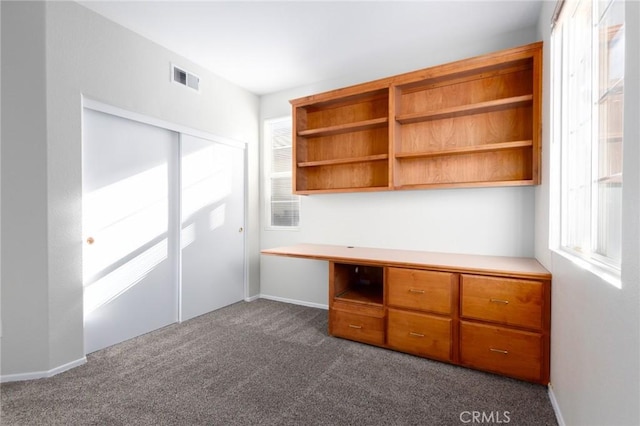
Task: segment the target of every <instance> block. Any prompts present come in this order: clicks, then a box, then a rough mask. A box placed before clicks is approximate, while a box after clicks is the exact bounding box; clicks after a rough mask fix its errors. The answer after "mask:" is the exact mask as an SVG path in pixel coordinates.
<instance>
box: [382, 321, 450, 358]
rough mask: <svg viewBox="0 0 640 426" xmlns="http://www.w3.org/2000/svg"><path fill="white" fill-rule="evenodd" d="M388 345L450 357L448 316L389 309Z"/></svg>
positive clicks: (404, 349) (420, 352) (424, 353)
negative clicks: (442, 316)
mask: <svg viewBox="0 0 640 426" xmlns="http://www.w3.org/2000/svg"><path fill="white" fill-rule="evenodd" d="M387 345H388V346H389V347H391V348H393V349H396V350H399V351H402V352H409V353H412V354H416V355H420V356H425V357H429V358H436V359H440V360H445V361H450V360H451V359H452V355H451V319H448V318H440V317H436V316H432V315H425V314H418V313H413V312H404V311H399V310H396V309H389V310H388V317H387Z"/></svg>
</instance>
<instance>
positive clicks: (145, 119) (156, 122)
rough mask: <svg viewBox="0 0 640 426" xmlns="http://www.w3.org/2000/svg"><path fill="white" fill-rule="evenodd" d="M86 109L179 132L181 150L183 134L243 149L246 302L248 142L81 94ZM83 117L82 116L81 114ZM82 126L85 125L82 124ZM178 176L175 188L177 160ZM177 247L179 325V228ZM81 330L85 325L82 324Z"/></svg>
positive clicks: (245, 292) (245, 285)
mask: <svg viewBox="0 0 640 426" xmlns="http://www.w3.org/2000/svg"><path fill="white" fill-rule="evenodd" d="M85 108H87V109H91V110H94V111H98V112H102V113H105V114H111V115H114V116H116V117H120V118H125V119H128V120H132V121H137V122H140V123H143V124H148V125H151V126H155V127H160V128H162V129H166V130H170V131H173V132H176V133H178V140H179V142H178V144H179V145H178V147H179V148H180V146H181V144H182V137H181V135H183V134H185V135H191V136H195V137H198V138H202V139H206V140H209V141H211V142H214V143H221V144H225V145H229V146H232V147H235V148H240V149H242V153H243V175H244V176H243V180H244V187H243V191H244V194H243V197H244V206H243V223H244V228H245V232H243V235H242V238H243V247H244V252H243V259H242V261H243V269H244V270H243V277H242V281H243V283H242V286H243V298H244V299H245V300H247V298H248V294H249V282H248V272H249V265H248V260H249V256H248V252H247V250H248V247H247V238H248V237H247V234H248V232H247V228H248V227H247V201H248V200H247V192H248V170H247V164H248V161H247V143H246V142H242V141H238V140H235V139H231V138H227V137H224V136H218V135H215V134H213V133H208V132H205V131H202V130H198V129H194V128H191V127H188V126H184V125H181V124H177V123H172V122H170V121H166V120H162V119H159V118H155V117H150V116H147V115H144V114H140V113H137V112H133V111H128V110H125V109H122V108H118V107H115V106H113V105H109V104H105V103H103V102H100V101H96V100H95V99H91V98H88V97H86V96H85V95H82V102H81V111H83V110H84V109H85ZM81 116H83V115H81ZM82 125H84V123H83V124H82ZM177 175H178V182H176V183H175V184H176V185H178V188H179V187H180V185H181V182H180V179H181V165H180V161H178V170H177ZM180 201H181V200H180V191H178V200H177V202H178V207H177V209H178V223H179V224H180V223H182V212H181V211H180ZM175 232H178V244H177V248H176V250H177V251H178V253H177V255H178V265H177V268H176V271H175V273H176V274H177V276H176V277H174V278H175V279H176V282H177V283H178V285H177V286H176V291H177V292H178V294H177V295H176V296H177V297H176V302H177V304H178V306H177V312H178V319H177V322H178V323H180V322H182V297H181V293H182V282H181V275H182V255H181V251H182V250H181V249H180V246H181V243H180V238H179V235H180V229H178V230H177V231H175ZM83 327H84V325H83Z"/></svg>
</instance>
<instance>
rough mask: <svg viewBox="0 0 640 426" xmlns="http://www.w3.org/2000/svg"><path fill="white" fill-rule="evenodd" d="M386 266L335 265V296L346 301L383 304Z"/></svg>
mask: <svg viewBox="0 0 640 426" xmlns="http://www.w3.org/2000/svg"><path fill="white" fill-rule="evenodd" d="M383 271H384V268H383V267H380V266H365V265H352V264H344V263H336V264H335V265H334V280H333V285H334V289H333V290H334V298H335V300H341V301H344V302H353V303H360V304H365V305H374V306H378V305H379V306H382V304H383V294H384V291H383V282H384V278H383V277H384V272H383Z"/></svg>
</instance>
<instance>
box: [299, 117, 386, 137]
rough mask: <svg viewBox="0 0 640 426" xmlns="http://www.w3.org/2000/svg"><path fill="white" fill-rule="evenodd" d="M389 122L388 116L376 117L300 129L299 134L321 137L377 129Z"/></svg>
mask: <svg viewBox="0 0 640 426" xmlns="http://www.w3.org/2000/svg"><path fill="white" fill-rule="evenodd" d="M388 122H389V119H388V118H387V117H381V118H374V119H371V120H365V121H358V122H355V123H347V124H339V125H335V126H328V127H321V128H318V129H307V130H300V131H298V136H306V137H320V136H330V135H339V134H341V133H349V132H357V131H360V130H368V129H375V128H378V127H384V126H386V125H387V123H388Z"/></svg>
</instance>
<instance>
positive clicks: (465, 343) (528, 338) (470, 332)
mask: <svg viewBox="0 0 640 426" xmlns="http://www.w3.org/2000/svg"><path fill="white" fill-rule="evenodd" d="M542 350H543V346H542V336H541V335H540V334H538V333H532V332H527V331H517V330H510V329H507V328H503V327H499V326H490V325H484V324H472V323H467V322H464V321H462V322H461V323H460V363H461V364H462V365H466V366H468V367H473V368H478V369H481V370H486V371H491V372H495V373H500V374H504V375H507V376H511V377H515V378H519V379H524V380H529V381H534V382H541V381H542V380H543V378H542V359H543V354H542Z"/></svg>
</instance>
